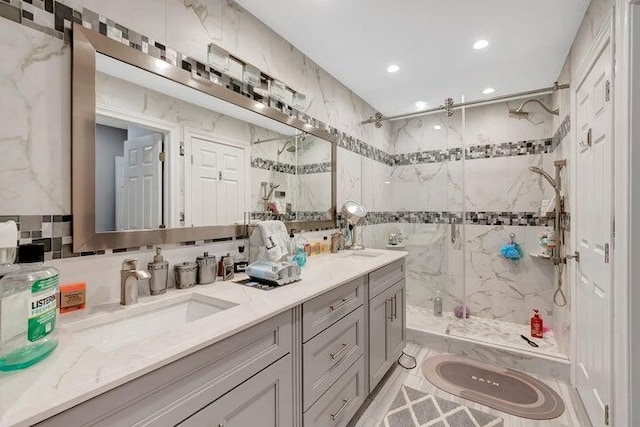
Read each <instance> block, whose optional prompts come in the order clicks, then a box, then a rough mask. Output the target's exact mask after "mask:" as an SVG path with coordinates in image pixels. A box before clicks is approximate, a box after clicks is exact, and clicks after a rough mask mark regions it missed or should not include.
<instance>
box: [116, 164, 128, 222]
mask: <svg viewBox="0 0 640 427" xmlns="http://www.w3.org/2000/svg"><path fill="white" fill-rule="evenodd" d="M124 165H125V163H124V156H116V157H115V166H116V169H115V170H116V230H125V226H124V224H125V217H126V215H125V203H124V200H125V194H124Z"/></svg>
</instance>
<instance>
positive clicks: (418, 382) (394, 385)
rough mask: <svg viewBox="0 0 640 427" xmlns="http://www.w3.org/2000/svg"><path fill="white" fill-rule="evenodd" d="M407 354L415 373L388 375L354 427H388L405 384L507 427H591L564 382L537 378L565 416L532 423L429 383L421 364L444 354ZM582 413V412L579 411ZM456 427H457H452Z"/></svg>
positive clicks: (414, 350)
mask: <svg viewBox="0 0 640 427" xmlns="http://www.w3.org/2000/svg"><path fill="white" fill-rule="evenodd" d="M405 352H406V353H407V354H410V355H412V356H414V357H416V359H417V361H418V367H417V368H415V369H412V370H405V369H403V368H401V367H397V368H396V369H395V370H394V371H393V373H392V374H391V375H390V376H389V378H388V379H387V381H386V382H385V384H384V385H383V387H382V388H381V389H380V391H379V392H378V393H377V395H376V396H375V397H374V400H373V402H372V403H371V404H370V405H369V407H368V408H367V410H366V411H365V412H364V413H363V414H362V416H361V417H360V419H359V420H358V422H357V423H356V424H355V427H385V426H384V424H382V420H383V418H384V415H385V414H386V412H387V409H388V408H389V406H390V405H391V403H392V400H393V399H394V397H395V396H396V394H397V393H398V390H400V386H401V385H402V384H406V385H407V386H409V387H411V388H414V389H416V390H420V391H423V392H426V393H431V394H433V395H434V396H436V397H441V398H443V399H447V400H451V401H454V402H458V403H460V404H464V405H466V406H468V407H470V408H474V409H478V410H480V411H483V412H488V413H490V414H493V415H496V416H500V417H502V418H503V419H504V426H505V427H587V426H589V424H588V422H586V421H584V420H585V417H584V415H582V412H581V413H580V416H579V415H578V412H577V410H576V408H574V406H573V405H572V403H571V402H572V400H571V395H570V387H569V385H568V384H565V383H562V382H560V381H557V380H549V379H547V378H543V377H539V376H536V378H538V379H540V380H542V381H544V382H545V383H546V384H548V385H549V386H551V387H552V388H553V389H554V390H555V391H556V392H558V393H559V394H560V396H562V399H563V400H564V402H565V405H566V410H565V412H564V414H562V416H560V417H559V418H556V419H554V420H548V421H538V420H529V419H525V418H520V417H516V416H513V415H509V414H505V413H503V412H500V411H497V410H495V409H492V408H488V407H486V406H483V405H480V404H477V403H474V402H471V401H468V400H465V399H462V398H460V397H457V396H454V395H451V394H449V393H447V392H444V391H442V390H440V389H438V388H437V387H436V386H434V385H433V384H431V383H430V382H428V381H427V380H426V379H425V378H424V377H423V376H422V372H421V370H420V366H421V364H422V361H423V360H425V359H426V358H428V357H430V356H435V355H438V354H442V353H441V352H437V351H435V350H431V349H429V348H426V347H420V346H418V345H416V344H413V343H409V344H407V347H406V349H405ZM578 410H581V409H578ZM450 427H456V426H450Z"/></svg>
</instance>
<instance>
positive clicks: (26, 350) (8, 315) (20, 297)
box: [0, 244, 59, 371]
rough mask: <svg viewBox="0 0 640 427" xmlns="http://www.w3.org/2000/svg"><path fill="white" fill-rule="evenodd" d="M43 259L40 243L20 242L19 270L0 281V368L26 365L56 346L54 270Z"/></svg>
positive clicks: (15, 367)
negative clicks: (0, 318)
mask: <svg viewBox="0 0 640 427" xmlns="http://www.w3.org/2000/svg"><path fill="white" fill-rule="evenodd" d="M43 262H44V245H41V244H40V245H36V244H33V245H22V246H20V247H19V248H18V263H19V264H20V271H18V272H15V273H11V274H8V275H7V276H5V277H3V278H2V279H1V280H0V310H2V324H1V325H0V371H16V370H19V369H24V368H27V367H29V366H31V365H33V364H35V363H37V362H39V361H41V360H43V359H44V358H46V357H47V356H49V354H51V352H52V351H53V350H55V348H56V347H57V346H58V337H57V333H56V320H57V303H56V295H57V293H58V289H59V281H58V270H56V269H55V268H52V267H46V266H44V265H42V264H43Z"/></svg>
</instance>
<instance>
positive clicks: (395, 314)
mask: <svg viewBox="0 0 640 427" xmlns="http://www.w3.org/2000/svg"><path fill="white" fill-rule="evenodd" d="M391 299H392V300H393V318H394V319H397V318H398V295H394V296H393V297H392V298H391Z"/></svg>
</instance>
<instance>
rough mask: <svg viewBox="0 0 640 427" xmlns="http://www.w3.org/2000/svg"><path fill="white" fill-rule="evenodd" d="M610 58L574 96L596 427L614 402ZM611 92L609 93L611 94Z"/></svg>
mask: <svg viewBox="0 0 640 427" xmlns="http://www.w3.org/2000/svg"><path fill="white" fill-rule="evenodd" d="M611 75H612V53H611V44H609V45H608V46H607V47H606V48H605V49H604V50H603V51H602V53H601V54H600V57H599V58H598V59H597V61H596V62H595V64H594V66H593V68H592V69H591V71H590V72H589V74H588V76H587V77H586V79H585V80H584V82H583V83H582V84H581V85H580V87H579V89H578V92H577V93H576V103H577V111H576V113H577V125H578V126H577V139H578V145H577V182H576V187H577V212H576V214H577V243H578V251H579V252H580V262H579V263H578V266H577V277H576V289H577V295H576V300H575V310H576V316H577V321H578V323H577V325H575V328H576V334H577V335H576V343H577V348H576V351H577V354H576V357H577V360H576V362H577V371H578V372H577V378H576V386H577V389H578V393H579V394H580V397H581V398H582V401H583V403H584V405H585V407H586V409H587V412H588V414H589V417H590V418H591V422H592V423H593V425H594V426H596V425H597V426H600V425H605V422H604V421H605V411H606V406H607V405H609V404H610V402H611V373H612V369H611V360H612V357H611V353H612V349H611V346H612V338H611V335H612V330H611V324H612V323H611V290H612V289H611V287H612V280H611V277H612V270H611V264H610V262H609V260H610V259H611V254H610V252H611V251H612V249H613V248H612V247H611V244H612V235H613V209H612V206H613V197H612V195H613V155H612V153H613V140H612V136H613V110H612V108H613V101H612V99H611V96H612V95H610V94H613V90H612V88H610V83H609V82H611ZM610 89H611V90H610Z"/></svg>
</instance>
